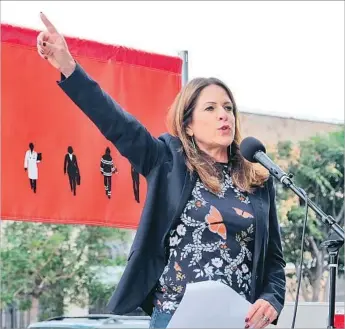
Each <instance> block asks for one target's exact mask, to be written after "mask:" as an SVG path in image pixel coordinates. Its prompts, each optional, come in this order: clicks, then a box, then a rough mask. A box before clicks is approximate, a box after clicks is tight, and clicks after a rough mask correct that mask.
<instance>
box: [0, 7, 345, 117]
mask: <svg viewBox="0 0 345 329" xmlns="http://www.w3.org/2000/svg"><path fill="white" fill-rule="evenodd" d="M40 11H43V12H44V13H45V14H46V15H47V16H48V18H49V19H50V20H51V21H52V22H53V24H55V26H56V27H57V29H58V30H59V31H60V32H61V33H63V34H64V35H68V36H72V37H73V36H75V37H79V38H84V39H89V40H97V41H100V42H104V43H110V44H115V45H122V46H126V47H131V48H136V49H140V50H145V51H148V52H154V53H160V54H165V55H172V56H177V55H178V53H179V51H181V50H187V51H188V54H189V79H192V78H194V77H200V76H206V77H209V76H214V77H217V78H220V79H222V80H223V81H224V82H225V83H226V84H228V86H229V87H230V89H231V90H232V91H233V94H234V97H235V99H236V102H237V104H238V106H239V109H240V110H242V111H249V112H254V113H266V114H272V115H281V116H289V117H290V116H291V117H295V118H301V119H311V120H320V121H330V122H334V121H335V122H344V2H343V1H219V2H218V1H140V2H139V1H138V2H137V1H123V2H122V1H98V2H96V1H1V22H2V23H9V24H13V25H17V26H24V27H29V28H34V29H44V26H43V24H42V23H41V21H40V18H39V12H40Z"/></svg>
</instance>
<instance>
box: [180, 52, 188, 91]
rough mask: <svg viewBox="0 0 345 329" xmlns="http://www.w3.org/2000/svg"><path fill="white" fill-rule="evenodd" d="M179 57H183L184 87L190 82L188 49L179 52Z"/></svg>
mask: <svg viewBox="0 0 345 329" xmlns="http://www.w3.org/2000/svg"><path fill="white" fill-rule="evenodd" d="M179 57H180V58H182V61H183V64H182V81H181V82H182V87H183V86H185V85H186V84H187V82H188V50H182V51H180V52H179Z"/></svg>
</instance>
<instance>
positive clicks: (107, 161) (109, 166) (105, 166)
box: [101, 147, 118, 199]
mask: <svg viewBox="0 0 345 329" xmlns="http://www.w3.org/2000/svg"><path fill="white" fill-rule="evenodd" d="M114 173H115V174H118V170H117V168H116V166H115V165H114V161H113V158H112V157H111V155H110V148H109V147H107V148H106V149H105V153H104V154H103V156H102V158H101V174H102V175H103V176H104V180H103V182H104V189H105V195H106V196H107V197H108V199H110V198H111V177H112V175H113V174H114Z"/></svg>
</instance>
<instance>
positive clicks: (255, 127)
mask: <svg viewBox="0 0 345 329" xmlns="http://www.w3.org/2000/svg"><path fill="white" fill-rule="evenodd" d="M239 117H240V123H241V131H242V136H243V138H244V137H247V136H253V137H255V138H258V139H259V140H261V142H263V143H264V145H272V144H276V143H277V142H278V141H284V140H290V141H292V142H293V143H296V142H298V141H301V140H304V139H307V138H309V137H311V136H314V135H316V134H317V133H325V132H331V131H335V130H339V129H341V128H342V129H344V123H340V122H338V123H336V122H321V121H312V120H304V119H303V120H302V119H296V118H291V117H290V118H289V117H283V116H272V115H267V114H257V113H250V112H244V111H240V116H239Z"/></svg>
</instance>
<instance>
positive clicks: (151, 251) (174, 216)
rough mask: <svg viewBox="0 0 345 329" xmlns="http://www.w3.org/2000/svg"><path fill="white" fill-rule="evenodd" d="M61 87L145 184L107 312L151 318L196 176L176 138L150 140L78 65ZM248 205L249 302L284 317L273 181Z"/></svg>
mask: <svg viewBox="0 0 345 329" xmlns="http://www.w3.org/2000/svg"><path fill="white" fill-rule="evenodd" d="M58 84H59V86H60V87H61V88H62V90H63V91H64V92H65V93H66V94H67V96H68V97H70V98H71V99H72V101H73V102H74V103H75V104H76V105H77V106H78V107H79V108H80V109H81V110H82V111H83V112H84V113H85V114H86V115H87V116H88V118H89V119H90V120H91V121H92V122H93V123H94V124H95V125H96V126H97V127H98V129H99V130H100V132H101V133H102V134H103V135H104V136H105V137H106V138H107V139H108V140H109V141H110V142H112V143H113V144H114V145H115V146H116V148H117V149H118V150H119V152H120V153H121V155H123V156H124V157H126V158H127V159H128V160H129V161H130V163H131V164H132V165H133V167H134V168H135V170H136V171H137V172H138V173H140V174H142V175H143V176H144V177H145V178H146V180H147V195H146V202H145V206H144V209H143V212H142V215H141V219H140V224H139V226H138V229H137V233H136V236H135V239H134V242H133V245H132V248H131V250H130V253H129V256H128V264H127V266H126V268H125V271H124V273H123V276H122V278H121V280H120V282H119V284H118V287H117V289H116V291H115V292H114V294H113V295H112V297H111V299H110V301H109V303H108V311H109V312H112V313H115V314H125V313H128V312H131V311H133V310H134V309H135V308H137V307H138V306H140V307H142V308H143V309H144V310H145V311H146V312H147V313H148V314H150V315H151V313H152V309H153V304H152V297H153V296H152V293H153V291H154V289H155V285H156V283H157V281H158V279H159V277H160V275H161V273H162V271H163V268H164V266H165V264H166V261H167V250H166V243H165V242H166V237H167V234H168V232H169V230H170V228H171V227H172V226H173V225H174V224H175V222H176V221H177V220H178V218H179V216H180V214H181V213H182V211H183V209H184V206H185V204H186V203H187V201H188V198H189V196H190V195H191V192H192V189H193V187H194V183H195V181H196V174H195V173H193V174H192V175H190V174H189V173H188V171H187V168H186V165H185V160H184V156H183V153H182V152H181V151H180V150H181V146H182V144H181V142H180V140H179V139H178V138H176V137H173V136H171V135H169V134H163V135H162V136H160V137H159V138H155V137H153V136H151V135H150V133H149V132H148V131H147V130H146V129H145V127H144V126H143V125H142V124H141V123H140V122H139V121H138V120H137V119H136V118H134V117H133V116H132V115H131V114H130V113H128V112H126V111H124V110H123V109H122V108H121V107H120V105H119V104H117V103H116V102H115V101H114V100H112V99H111V98H110V96H108V94H106V93H105V92H104V91H103V90H102V89H101V88H100V86H99V85H98V84H97V83H96V82H95V81H94V80H92V79H91V77H90V76H88V75H87V74H86V72H85V71H84V70H83V69H82V68H81V66H80V65H79V64H77V67H76V69H75V71H74V72H73V73H72V75H71V76H69V77H68V79H65V78H64V76H62V77H61V81H60V82H58ZM250 201H251V203H252V205H253V208H254V212H255V218H256V233H255V249H254V256H253V277H252V296H251V301H252V302H254V301H255V300H256V299H258V298H263V299H265V300H267V301H269V302H270V303H271V304H272V305H273V306H274V308H275V309H276V310H277V311H278V313H280V312H281V310H282V308H283V304H284V298H285V273H284V267H285V262H284V259H283V254H282V247H281V238H280V231H279V225H278V220H277V211H276V205H275V189H274V185H273V179H272V177H270V178H269V180H268V181H267V182H266V183H265V184H264V186H263V187H261V188H257V189H256V191H255V193H254V194H252V195H250Z"/></svg>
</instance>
